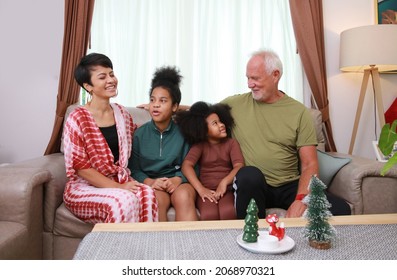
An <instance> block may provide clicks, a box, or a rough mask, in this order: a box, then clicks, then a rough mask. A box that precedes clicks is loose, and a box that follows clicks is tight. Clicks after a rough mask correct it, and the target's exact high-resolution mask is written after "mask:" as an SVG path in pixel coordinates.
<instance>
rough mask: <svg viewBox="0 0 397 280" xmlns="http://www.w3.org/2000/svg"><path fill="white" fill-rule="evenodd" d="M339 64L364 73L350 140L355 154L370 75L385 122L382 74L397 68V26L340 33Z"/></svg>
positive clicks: (381, 25) (358, 28)
mask: <svg viewBox="0 0 397 280" xmlns="http://www.w3.org/2000/svg"><path fill="white" fill-rule="evenodd" d="M339 65H340V70H341V71H345V72H364V76H363V81H362V83H361V90H360V97H359V100H358V105H357V111H356V117H355V120H354V127H353V131H352V136H351V140H350V147H349V154H352V153H353V148H354V143H355V140H356V135H357V130H358V125H359V123H360V118H361V113H362V108H363V104H364V98H365V93H366V92H367V85H368V80H369V78H371V81H372V88H373V90H374V96H375V102H376V106H377V110H378V117H379V122H380V125H381V126H383V125H384V124H385V114H384V107H383V99H382V91H381V87H380V78H379V73H382V72H390V71H396V70H397V25H396V24H379V25H368V26H361V27H356V28H352V29H348V30H345V31H343V32H342V33H341V35H340V57H339Z"/></svg>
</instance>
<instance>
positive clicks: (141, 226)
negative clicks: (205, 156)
mask: <svg viewBox="0 0 397 280" xmlns="http://www.w3.org/2000/svg"><path fill="white" fill-rule="evenodd" d="M280 222H284V224H285V227H303V226H305V225H306V223H307V221H306V220H305V219H303V218H280ZM329 222H330V224H332V225H371V224H373V225H375V224H397V213H396V214H374V215H350V216H333V217H331V218H330V220H329ZM258 225H259V227H262V228H263V227H268V224H267V223H266V221H265V220H264V219H260V220H259V222H258ZM243 227H244V220H226V221H225V220H224V221H196V222H158V223H128V224H125V223H124V224H110V223H107V224H104V223H101V224H96V225H95V226H94V228H93V230H92V231H93V232H99V231H114V232H117V231H133V232H139V231H180V230H211V229H238V228H241V229H242V228H243Z"/></svg>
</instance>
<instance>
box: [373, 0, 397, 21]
mask: <svg viewBox="0 0 397 280" xmlns="http://www.w3.org/2000/svg"><path fill="white" fill-rule="evenodd" d="M374 3H375V21H376V24H397V0H374Z"/></svg>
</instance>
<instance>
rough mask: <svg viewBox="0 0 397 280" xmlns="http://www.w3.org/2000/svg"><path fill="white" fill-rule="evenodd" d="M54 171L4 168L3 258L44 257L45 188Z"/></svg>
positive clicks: (0, 205)
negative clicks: (51, 172)
mask: <svg viewBox="0 0 397 280" xmlns="http://www.w3.org/2000/svg"><path fill="white" fill-rule="evenodd" d="M50 176H51V174H50V172H48V171H47V170H45V169H40V168H29V167H27V168H22V167H13V166H4V167H0V259H1V260H17V259H22V260H30V259H38V260H39V259H42V258H43V245H42V244H43V242H42V240H43V238H42V233H43V189H44V183H47V182H49V181H50Z"/></svg>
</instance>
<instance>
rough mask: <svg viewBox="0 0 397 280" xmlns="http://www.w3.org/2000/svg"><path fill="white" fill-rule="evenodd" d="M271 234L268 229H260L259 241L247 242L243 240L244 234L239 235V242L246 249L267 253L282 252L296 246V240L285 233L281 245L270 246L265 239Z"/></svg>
mask: <svg viewBox="0 0 397 280" xmlns="http://www.w3.org/2000/svg"><path fill="white" fill-rule="evenodd" d="M267 235H269V232H268V231H259V236H258V241H257V242H245V241H244V240H243V234H240V235H238V236H237V243H238V245H240V246H241V247H243V248H244V249H246V250H248V251H250V252H252V253H265V254H281V253H284V252H287V251H289V250H291V249H292V248H294V246H295V241H294V240H293V239H292V238H291V237H289V236H287V235H285V236H284V238H283V239H282V240H281V241H279V245H278V246H277V247H276V248H272V247H268V246H267V245H268V244H267V242H266V241H265V238H266V236H267Z"/></svg>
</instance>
